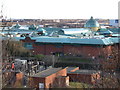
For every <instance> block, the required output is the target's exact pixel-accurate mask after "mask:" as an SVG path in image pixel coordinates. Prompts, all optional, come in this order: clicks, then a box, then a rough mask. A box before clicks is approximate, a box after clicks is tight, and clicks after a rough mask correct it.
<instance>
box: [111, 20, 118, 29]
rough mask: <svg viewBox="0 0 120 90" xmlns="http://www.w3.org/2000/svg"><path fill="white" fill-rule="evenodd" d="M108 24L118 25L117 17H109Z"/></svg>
mask: <svg viewBox="0 0 120 90" xmlns="http://www.w3.org/2000/svg"><path fill="white" fill-rule="evenodd" d="M109 25H111V26H115V27H118V25H119V20H118V19H111V20H109Z"/></svg>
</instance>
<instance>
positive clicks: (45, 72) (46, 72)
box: [31, 68, 62, 77]
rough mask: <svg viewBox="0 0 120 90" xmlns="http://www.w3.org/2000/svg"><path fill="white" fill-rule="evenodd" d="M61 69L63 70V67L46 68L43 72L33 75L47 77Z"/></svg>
mask: <svg viewBox="0 0 120 90" xmlns="http://www.w3.org/2000/svg"><path fill="white" fill-rule="evenodd" d="M60 70H62V68H50V69H47V70H44V71H42V72H39V73H37V74H35V75H32V76H31V77H47V76H50V75H52V74H54V73H56V72H58V71H60Z"/></svg>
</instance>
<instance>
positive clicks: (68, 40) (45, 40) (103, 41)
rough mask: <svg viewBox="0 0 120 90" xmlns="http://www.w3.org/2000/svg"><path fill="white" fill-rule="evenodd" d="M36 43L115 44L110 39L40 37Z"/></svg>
mask: <svg viewBox="0 0 120 90" xmlns="http://www.w3.org/2000/svg"><path fill="white" fill-rule="evenodd" d="M36 42H42V43H75V44H97V45H109V44H113V42H112V41H111V40H110V39H109V38H72V37H69V38H60V37H39V38H36Z"/></svg>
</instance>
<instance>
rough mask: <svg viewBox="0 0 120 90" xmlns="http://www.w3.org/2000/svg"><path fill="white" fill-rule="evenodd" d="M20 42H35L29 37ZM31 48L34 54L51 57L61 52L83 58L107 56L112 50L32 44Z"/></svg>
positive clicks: (109, 47)
mask: <svg viewBox="0 0 120 90" xmlns="http://www.w3.org/2000/svg"><path fill="white" fill-rule="evenodd" d="M22 41H23V42H31V43H33V42H35V40H31V39H30V38H29V37H27V38H26V39H25V40H22ZM33 47H34V49H33V50H32V51H34V54H44V55H51V54H52V53H55V52H63V53H64V54H72V55H82V56H83V57H92V56H96V57H98V56H99V55H101V54H102V55H103V54H105V55H108V54H110V53H111V50H112V49H111V46H104V47H98V46H97V45H96V46H92V45H89V46H88V45H77V46H76V45H62V47H61V48H57V47H56V45H54V44H43V45H35V43H33Z"/></svg>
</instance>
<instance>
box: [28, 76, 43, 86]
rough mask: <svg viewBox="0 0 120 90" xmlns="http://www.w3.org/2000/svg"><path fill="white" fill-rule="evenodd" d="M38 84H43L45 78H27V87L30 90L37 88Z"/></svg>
mask: <svg viewBox="0 0 120 90" xmlns="http://www.w3.org/2000/svg"><path fill="white" fill-rule="evenodd" d="M39 83H45V78H44V77H43V78H42V77H41V78H39V77H30V78H29V86H30V87H32V88H39Z"/></svg>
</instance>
